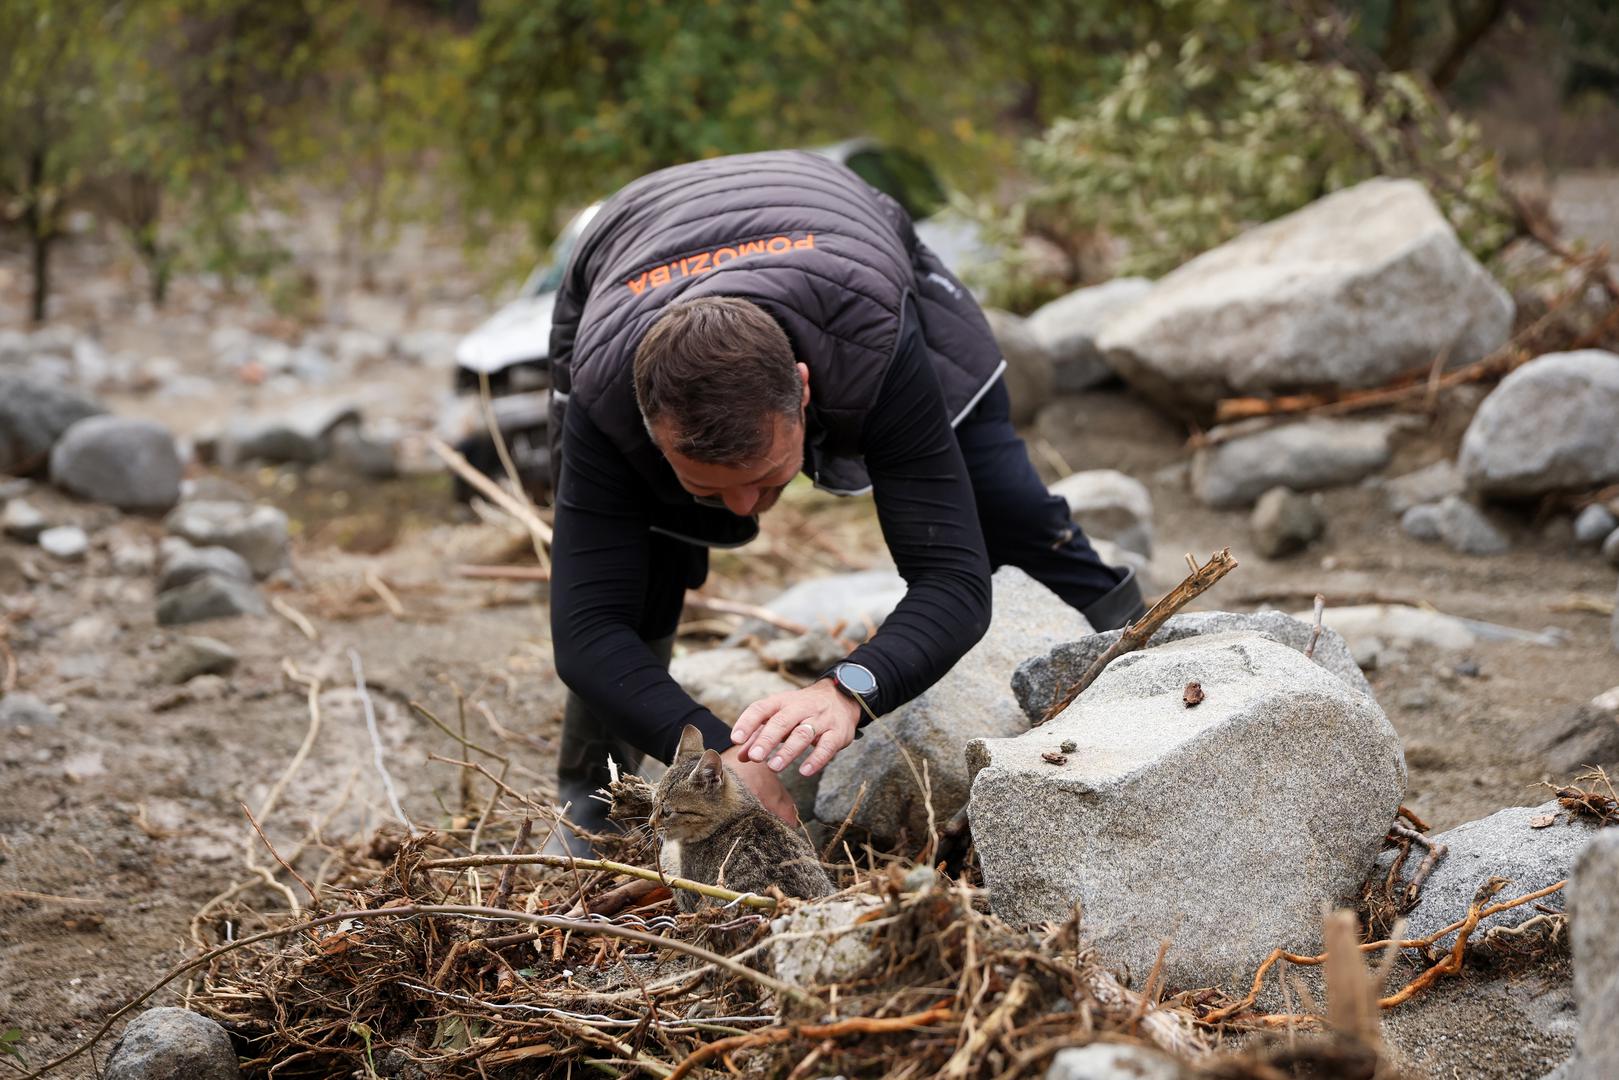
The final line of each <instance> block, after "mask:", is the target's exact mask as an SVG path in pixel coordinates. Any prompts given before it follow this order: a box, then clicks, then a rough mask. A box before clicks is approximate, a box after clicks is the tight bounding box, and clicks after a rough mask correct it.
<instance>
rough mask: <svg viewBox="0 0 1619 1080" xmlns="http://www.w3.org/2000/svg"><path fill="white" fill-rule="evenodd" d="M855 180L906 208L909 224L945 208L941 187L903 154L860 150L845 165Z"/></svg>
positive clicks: (917, 161) (917, 160)
mask: <svg viewBox="0 0 1619 1080" xmlns="http://www.w3.org/2000/svg"><path fill="white" fill-rule="evenodd" d="M845 164H847V165H848V166H849V168H850V169H852V170H854V173H855V175H856V176H858V177H860V179H862V180H864V181H865V182H866V183H868V184H870V185H871V186H872V187H874V188H876V189H877V190H878V191H880V192H882V193H883V194H884V195H888V196H890V197H892V198H893V199H894V201H895V202H897V203H899V204H900V205H901V206H903V207H904V208H905V212H906V213H907V214H909V215H911V220H912V221H921V220H922V219H923V218H927V217H931V216H932V215H934V214H936V213H938V212H939V210H941V209H942V208H943V207H944V204H945V201H946V199H945V194H944V187H943V185H941V184H940V183H939V178H938V177H937V176H935V175H933V170H932V169H930V168H928V166H927V163H926V162H924V161H923V160H922V159H921V158H919V157H916V156H915V155H914V154H908V153H906V152H905V151H903V150H890V149H881V150H877V149H873V150H860V151H857V152H855V153H853V154H850V155H849V158H848V161H847V162H845Z"/></svg>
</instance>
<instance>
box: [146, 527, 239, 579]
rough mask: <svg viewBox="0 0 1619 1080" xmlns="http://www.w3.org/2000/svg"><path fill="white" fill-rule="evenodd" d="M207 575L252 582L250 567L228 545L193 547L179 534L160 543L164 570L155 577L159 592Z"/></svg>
mask: <svg viewBox="0 0 1619 1080" xmlns="http://www.w3.org/2000/svg"><path fill="white" fill-rule="evenodd" d="M206 574H215V575H218V576H219V577H226V578H233V579H235V580H237V581H244V582H251V581H252V580H253V568H252V567H251V566H249V565H248V564H247V560H246V559H244V558H242V557H241V556H240V555H238V554H236V552H234V551H232V550H231V549H230V548H222V547H203V548H196V547H192V546H191V545H190V544H188V543H186V542H185V541H184V540H181V539H180V538H178V537H173V536H171V537H169V538H168V539H167V540H165V541H164V542H163V573H162V575H161V576H160V577H159V578H158V583H157V588H158V591H159V592H168V591H169V590H170V589H177V588H179V587H180V586H181V585H184V584H186V583H187V582H190V581H195V580H196V579H197V578H200V577H203V576H204V575H206Z"/></svg>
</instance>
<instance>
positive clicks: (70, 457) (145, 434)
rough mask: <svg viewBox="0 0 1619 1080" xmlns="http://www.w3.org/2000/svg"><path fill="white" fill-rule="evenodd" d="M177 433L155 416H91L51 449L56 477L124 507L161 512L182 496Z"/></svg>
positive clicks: (60, 483)
mask: <svg viewBox="0 0 1619 1080" xmlns="http://www.w3.org/2000/svg"><path fill="white" fill-rule="evenodd" d="M182 472H183V469H182V466H181V464H180V454H179V451H178V450H177V449H176V448H175V445H174V436H173V435H172V434H170V433H169V430H168V428H165V427H164V426H163V425H162V424H158V423H155V422H153V421H151V420H138V419H134V418H131V417H127V416H92V417H89V418H87V419H84V420H80V421H79V422H78V423H76V424H74V425H73V426H72V427H70V428H68V429H67V432H66V433H65V434H64V435H63V436H62V438H61V440H60V441H59V442H57V444H56V446H55V448H54V449H52V450H51V483H53V484H55V485H56V486H57V487H59V488H61V489H62V490H64V491H69V492H72V493H73V494H74V495H77V496H79V497H80V498H82V499H89V500H91V501H92V502H99V503H105V504H107V505H108V506H116V507H117V508H118V509H120V510H132V511H146V512H158V511H163V510H167V509H169V507H171V506H173V505H174V504H175V503H177V502H179V501H180V476H181V473H182Z"/></svg>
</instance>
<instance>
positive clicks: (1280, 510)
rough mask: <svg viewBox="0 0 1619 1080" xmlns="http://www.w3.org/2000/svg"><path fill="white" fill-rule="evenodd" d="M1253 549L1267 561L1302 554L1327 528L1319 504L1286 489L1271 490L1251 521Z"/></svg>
mask: <svg viewBox="0 0 1619 1080" xmlns="http://www.w3.org/2000/svg"><path fill="white" fill-rule="evenodd" d="M1248 524H1249V528H1250V529H1252V531H1253V537H1254V547H1255V548H1256V549H1257V550H1258V551H1259V553H1260V554H1261V555H1263V556H1264V557H1265V558H1267V559H1279V558H1281V557H1282V556H1284V555H1291V554H1292V553H1293V552H1295V551H1302V550H1303V549H1304V548H1306V547H1308V546H1309V545H1310V544H1311V542H1313V541H1314V540H1315V539H1316V538H1317V537H1319V536H1320V535H1321V534H1322V533H1323V532H1325V531H1326V528H1327V519H1326V517H1325V515H1323V514H1322V513H1321V506H1320V504H1319V502H1318V501H1317V500H1315V499H1312V498H1311V497H1310V496H1308V495H1300V494H1299V493H1298V492H1296V491H1292V490H1289V489H1288V488H1285V487H1276V488H1271V489H1270V490H1269V491H1267V492H1265V494H1263V495H1261V496H1260V497H1259V501H1258V502H1256V503H1255V504H1254V512H1253V514H1252V515H1251V516H1250V517H1249V519H1248Z"/></svg>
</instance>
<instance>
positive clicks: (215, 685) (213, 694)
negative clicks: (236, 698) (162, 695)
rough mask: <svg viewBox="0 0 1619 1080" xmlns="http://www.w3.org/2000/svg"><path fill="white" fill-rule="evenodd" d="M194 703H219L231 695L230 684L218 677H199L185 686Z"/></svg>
mask: <svg viewBox="0 0 1619 1080" xmlns="http://www.w3.org/2000/svg"><path fill="white" fill-rule="evenodd" d="M185 692H186V694H187V695H188V696H189V697H190V698H191V700H192V701H218V700H219V699H221V698H223V697H225V696H226V695H227V694H229V693H230V683H228V682H226V681H225V680H224V679H223V678H222V677H220V676H218V675H198V676H197V677H196V678H194V679H192V680H191V681H190V682H188V683H186V685H185Z"/></svg>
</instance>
